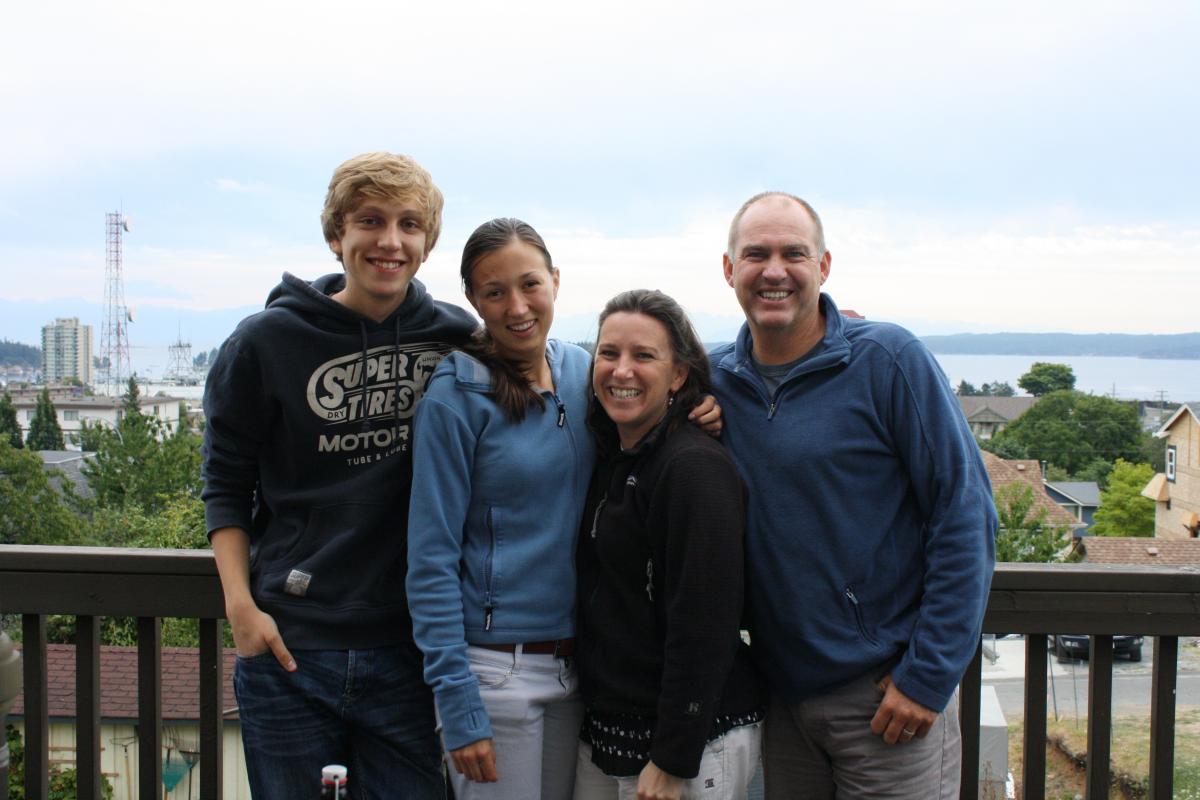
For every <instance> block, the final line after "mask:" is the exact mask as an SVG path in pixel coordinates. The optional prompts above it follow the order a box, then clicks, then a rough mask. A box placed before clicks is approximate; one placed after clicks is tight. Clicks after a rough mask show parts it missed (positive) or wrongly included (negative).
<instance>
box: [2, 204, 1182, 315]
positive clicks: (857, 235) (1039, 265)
mask: <svg viewBox="0 0 1200 800" xmlns="http://www.w3.org/2000/svg"><path fill="white" fill-rule="evenodd" d="M822 213H823V216H824V219H825V223H826V231H827V238H828V242H829V246H830V250H831V252H832V253H833V267H832V272H831V276H830V281H829V283H827V284H826V288H827V289H828V290H829V292H830V293H831V294H832V295H833V297H834V298H835V299H836V300H837V301H838V303H839V304H840V305H842V306H843V307H847V308H854V309H856V310H857V311H859V312H860V313H863V314H865V315H866V316H867V317H869V318H872V319H888V320H897V321H912V320H943V321H944V324H943V327H945V326H948V325H952V324H953V323H959V324H960V328H959V329H961V330H1013V331H1058V330H1064V331H1078V332H1099V331H1112V332H1129V333H1179V332H1183V331H1190V330H1196V329H1197V328H1200V325H1198V324H1197V323H1196V321H1195V319H1194V318H1193V317H1191V316H1189V315H1187V314H1181V313H1176V312H1172V310H1171V309H1172V305H1171V299H1172V298H1176V299H1177V298H1191V297H1200V270H1197V269H1196V265H1197V264H1198V263H1200V228H1181V227H1178V226H1174V225H1167V224H1158V223H1146V224H1133V225H1126V226H1082V225H1080V226H1074V227H1068V228H1061V229H1059V228H1053V227H1047V226H1045V224H1044V223H1043V222H1042V221H1041V220H1042V219H1043V218H1042V217H1038V218H1037V219H1036V220H1030V221H1028V223H1027V224H1026V225H1025V226H1024V227H1025V231H1026V232H1022V231H1021V227H1022V226H1020V225H1019V224H1018V223H1017V221H1016V220H1011V219H1010V220H1006V221H1005V222H1004V224H1003V226H1002V227H1001V228H997V229H990V228H983V229H970V228H966V229H961V228H960V229H956V230H946V229H944V228H942V227H939V226H937V225H935V224H929V223H926V222H923V221H922V220H920V219H916V218H906V217H904V216H903V215H901V214H890V213H886V212H883V211H879V210H871V211H863V210H860V209H853V208H839V207H830V208H827V209H822ZM727 224H728V221H727V219H726V215H725V213H723V212H722V213H716V212H711V213H705V214H701V215H699V216H697V217H696V218H695V219H693V221H692V222H691V223H690V224H688V225H686V226H685V227H683V228H682V229H680V230H676V231H665V232H663V233H662V234H660V235H656V236H646V237H622V236H616V235H611V234H606V233H604V232H599V231H593V230H587V229H585V228H581V227H580V228H571V229H547V230H543V231H542V233H543V235H544V236H545V238H546V241H547V244H548V245H549V247H550V248H551V252H552V253H553V254H554V258H555V262H556V263H557V264H558V265H559V267H560V269H561V270H562V288H561V290H560V293H559V299H558V304H557V307H556V314H557V315H558V317H559V318H560V319H561V320H566V319H568V318H577V322H578V321H586V320H587V319H588V318H591V317H594V315H595V314H596V313H597V312H598V311H599V310H600V308H601V307H602V306H603V304H604V303H605V302H606V301H607V300H608V299H609V298H610V297H612V296H613V295H614V294H616V293H618V292H620V291H624V290H626V289H631V288H635V287H644V288H658V289H662V290H663V291H665V292H667V293H668V294H671V295H672V296H674V297H675V298H676V299H677V300H679V302H680V303H681V304H683V306H684V307H685V308H687V309H688V311H689V312H691V313H692V314H694V315H697V316H700V317H704V318H709V317H715V318H718V321H719V319H720V318H724V319H735V318H736V317H737V316H739V315H740V313H741V312H740V309H739V308H738V306H737V303H736V300H735V299H734V296H733V292H732V290H731V289H730V288H729V287H728V285H726V283H725V281H724V277H723V275H722V272H721V253H722V251H723V249H724V244H725V243H724V238H725V231H726V226H727ZM463 238H464V237H463V236H462V235H456V236H447V237H446V238H445V239H444V240H443V241H442V243H441V244H440V245H439V247H438V249H437V250H436V251H435V252H434V253H433V255H432V256H431V257H430V259H429V261H428V262H427V263H426V264H425V265H424V266H423V267H422V268H421V271H420V273H419V277H420V278H421V280H423V281H424V282H425V283H426V285H427V286H428V287H429V289H430V291H431V292H432V293H433V295H434V296H435V297H437V298H439V299H442V300H448V301H451V302H455V303H458V304H464V301H463V298H462V294H461V289H460V286H459V278H458V255H459V252H460V251H461V247H462V244H463ZM35 258H36V261H35V260H34V259H35ZM0 260H2V261H3V262H5V263H18V264H21V263H29V264H33V263H37V264H41V265H44V266H41V267H39V268H38V269H36V270H34V269H18V270H14V271H13V272H12V275H11V277H10V278H9V279H8V282H7V284H6V287H5V288H6V297H7V298H8V299H12V300H46V299H53V298H54V297H61V298H69V297H79V296H82V297H84V298H85V299H87V300H90V301H92V302H97V303H98V302H101V301H102V300H103V291H104V287H103V264H102V263H101V261H100V259H99V257H98V254H96V253H95V252H92V251H62V252H53V251H50V252H43V251H38V252H34V251H24V252H14V251H12V250H11V249H4V248H0ZM338 268H339V267H338V265H337V263H336V261H334V260H333V259H332V258H331V257H330V256H329V255H328V252H327V251H326V250H325V249H324V248H323V247H322V246H320V245H317V246H297V245H294V244H290V243H280V242H273V241H270V240H269V239H266V238H261V239H259V240H258V241H256V242H254V243H253V245H252V246H243V247H240V248H239V249H238V251H237V253H236V254H233V253H227V252H216V251H207V250H172V249H162V248H160V249H152V248H145V247H134V248H130V249H127V250H126V255H125V264H124V269H125V278H126V302H127V304H128V305H131V306H136V307H147V306H159V307H183V308H189V309H194V310H214V309H225V308H236V307H244V306H257V305H259V304H261V303H262V302H263V300H264V299H265V297H266V294H267V292H268V291H269V290H270V289H271V288H272V287H273V286H274V285H275V284H276V283H277V282H278V280H279V276H280V275H281V274H282V273H283V272H284V271H285V270H286V271H290V272H293V273H295V274H297V275H300V276H302V277H306V278H313V277H316V276H318V275H321V274H324V273H327V272H333V271H337V269H338ZM580 324H582V323H580ZM713 324H717V323H713ZM576 328H578V324H575V325H574V326H573V327H572V332H571V333H570V334H569V335H570V336H576V335H583V334H581V333H578V332H577V331H576V330H575V329H576ZM918 332H922V331H918ZM701 334H702V335H705V336H712V335H714V334H712V333H711V332H706V331H705V330H703V329H702V330H701ZM564 335H567V334H564Z"/></svg>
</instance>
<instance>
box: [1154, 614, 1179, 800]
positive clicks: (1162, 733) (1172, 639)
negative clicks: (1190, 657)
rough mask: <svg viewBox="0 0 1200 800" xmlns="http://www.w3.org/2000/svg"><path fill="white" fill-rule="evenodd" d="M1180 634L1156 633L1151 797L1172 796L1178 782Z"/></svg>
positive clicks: (1163, 798)
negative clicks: (1176, 693) (1177, 732)
mask: <svg viewBox="0 0 1200 800" xmlns="http://www.w3.org/2000/svg"><path fill="white" fill-rule="evenodd" d="M1178 668H1179V637H1178V636H1155V637H1154V677H1153V678H1152V679H1151V683H1150V793H1149V797H1150V800H1171V794H1172V791H1173V788H1174V784H1175V691H1176V685H1175V681H1176V672H1177V670H1178Z"/></svg>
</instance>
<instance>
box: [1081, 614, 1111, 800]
mask: <svg viewBox="0 0 1200 800" xmlns="http://www.w3.org/2000/svg"><path fill="white" fill-rule="evenodd" d="M1112 643H1113V638H1112V634H1096V635H1094V636H1092V637H1091V653H1090V654H1089V658H1088V734H1087V789H1086V792H1085V796H1086V797H1088V798H1089V800H1108V787H1109V781H1110V780H1111V775H1112V767H1111V765H1110V763H1109V761H1110V758H1111V752H1112V682H1113V675H1112V666H1113V646H1112Z"/></svg>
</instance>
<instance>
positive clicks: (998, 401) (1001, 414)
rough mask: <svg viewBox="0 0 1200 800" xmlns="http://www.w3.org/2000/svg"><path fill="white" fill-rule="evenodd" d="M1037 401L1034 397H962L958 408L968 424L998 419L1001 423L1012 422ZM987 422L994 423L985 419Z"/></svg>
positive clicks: (959, 399)
mask: <svg viewBox="0 0 1200 800" xmlns="http://www.w3.org/2000/svg"><path fill="white" fill-rule="evenodd" d="M1037 401H1038V398H1036V397H989V396H980V395H962V396H960V397H959V398H958V407H959V408H961V409H962V412H963V416H964V417H966V418H967V421H968V422H970V421H971V420H972V419H976V418H978V419H983V418H984V417H993V416H994V417H998V418H999V420H997V421H1002V422H1012V421H1013V420H1014V419H1016V418H1017V417H1019V416H1021V415H1022V414H1024V413H1025V412H1026V411H1028V410H1029V409H1030V408H1032V407H1033V404H1034V403H1036V402H1037ZM987 421H989V422H990V421H994V420H992V419H987Z"/></svg>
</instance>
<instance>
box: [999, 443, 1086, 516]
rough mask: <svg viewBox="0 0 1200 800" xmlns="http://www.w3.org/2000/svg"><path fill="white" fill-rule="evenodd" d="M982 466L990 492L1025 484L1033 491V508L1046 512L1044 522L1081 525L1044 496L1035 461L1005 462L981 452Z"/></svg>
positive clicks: (1044, 489)
mask: <svg viewBox="0 0 1200 800" xmlns="http://www.w3.org/2000/svg"><path fill="white" fill-rule="evenodd" d="M981 454H982V455H983V465H984V466H985V467H986V468H987V473H988V478H989V479H990V480H991V482H992V491H995V490H997V489H999V488H1000V487H1001V486H1008V485H1009V484H1013V483H1015V484H1018V485H1020V484H1025V485H1027V486H1029V487H1030V488H1032V489H1033V507H1034V509H1041V510H1044V511H1045V512H1046V522H1047V523H1049V524H1051V525H1068V526H1070V527H1072V528H1079V527H1082V526H1083V523H1082V522H1080V521H1079V520H1077V519H1075V515H1074V514H1072V513H1071V512H1069V511H1067V510H1066V509H1065V508H1063V507H1062V506H1060V505H1059V504H1058V503H1056V502H1054V501H1053V500H1051V499H1050V495H1048V494H1046V487H1045V485H1044V484H1043V483H1042V468H1041V465H1040V464H1038V462H1036V461H1031V460H1024V461H1015V460H1014V461H1007V460H1005V459H1003V458H1000V456H998V455H996V454H995V453H989V452H987V451H986V450H984V451H982V452H981Z"/></svg>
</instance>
